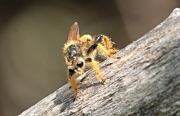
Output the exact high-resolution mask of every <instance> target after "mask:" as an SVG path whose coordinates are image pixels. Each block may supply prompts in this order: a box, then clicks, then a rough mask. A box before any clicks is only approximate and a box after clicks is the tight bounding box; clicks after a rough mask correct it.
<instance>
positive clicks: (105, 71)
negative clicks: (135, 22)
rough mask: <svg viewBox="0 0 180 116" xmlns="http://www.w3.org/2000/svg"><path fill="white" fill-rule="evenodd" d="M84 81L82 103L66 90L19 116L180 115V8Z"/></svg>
mask: <svg viewBox="0 0 180 116" xmlns="http://www.w3.org/2000/svg"><path fill="white" fill-rule="evenodd" d="M116 55H117V56H120V57H121V59H107V60H105V61H104V62H102V63H101V64H100V69H101V73H102V75H103V76H104V77H105V78H106V84H105V85H102V84H101V83H100V82H99V80H98V79H97V78H96V75H95V72H94V71H93V70H89V71H87V72H86V73H85V74H83V75H82V76H80V78H81V79H80V80H82V79H83V81H82V82H80V84H79V86H78V88H79V93H78V98H77V99H76V101H74V102H73V95H74V91H73V90H72V89H70V88H69V84H66V85H64V86H63V87H61V88H60V89H58V90H57V91H55V92H54V93H52V94H51V95H49V96H47V97H46V98H44V99H43V100H41V101H40V102H38V103H37V104H35V105H34V106H32V107H30V108H29V109H27V110H26V111H24V112H23V113H22V114H20V116H29V115H31V116H34V115H41V116H44V115H48V116H49V115H60V116H64V115H68V116H79V115H93V116H100V115H101V116H112V115H118V116H119V115H123V116H124V115H142V116H144V115H180V102H179V101H180V9H175V10H174V11H173V13H172V14H171V15H170V16H169V17H168V18H167V19H166V20H165V21H164V22H162V23H161V24H159V25H158V26H157V27H156V28H154V29H153V30H151V31H150V32H149V33H147V34H146V35H144V36H143V37H142V38H140V39H138V40H137V41H134V42H133V43H131V44H130V45H128V46H127V47H125V48H124V49H122V50H121V51H120V52H118V53H117V54H116Z"/></svg>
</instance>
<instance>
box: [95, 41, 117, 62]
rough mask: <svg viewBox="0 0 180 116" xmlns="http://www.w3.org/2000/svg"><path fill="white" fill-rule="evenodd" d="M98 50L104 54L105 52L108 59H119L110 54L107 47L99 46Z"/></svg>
mask: <svg viewBox="0 0 180 116" xmlns="http://www.w3.org/2000/svg"><path fill="white" fill-rule="evenodd" d="M98 48H99V49H101V50H102V51H103V52H104V54H105V55H106V56H108V57H110V58H115V59H116V58H117V59H118V58H119V57H116V56H114V55H112V54H111V53H110V52H108V51H107V50H106V49H105V47H104V46H102V45H101V44H98Z"/></svg>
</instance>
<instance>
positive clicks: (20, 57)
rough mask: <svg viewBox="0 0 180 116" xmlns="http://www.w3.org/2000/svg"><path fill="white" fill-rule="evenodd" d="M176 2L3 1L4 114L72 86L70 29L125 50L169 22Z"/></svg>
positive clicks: (0, 73)
mask: <svg viewBox="0 0 180 116" xmlns="http://www.w3.org/2000/svg"><path fill="white" fill-rule="evenodd" d="M178 6H179V2H178V1H177V0H166V1H165V0H164V1H162V0H159V1H157V0H138V1H135V0H128V1H125V0H66V1H60V0H51V1H50V0H44V1H40V0H1V1H0V116H12V115H17V114H20V113H21V112H22V111H24V110H26V109H27V108H29V107H30V106H32V105H34V104H35V103H37V102H38V101H40V100H41V99H43V98H44V97H46V96H47V95H49V94H50V93H52V92H54V91H55V90H57V89H58V88H60V87H61V86H63V85H64V84H66V83H67V73H66V64H65V61H64V59H63V56H62V47H63V44H64V43H65V42H66V39H67V35H68V33H69V29H70V27H71V25H72V24H73V23H74V22H75V21H77V22H78V23H79V26H80V34H81V35H83V34H91V35H97V34H100V33H102V34H105V35H108V36H109V37H111V38H112V40H113V41H115V43H116V44H115V47H116V48H123V47H125V46H126V45H128V44H129V43H130V42H132V41H134V40H136V39H138V38H139V37H141V36H143V35H144V34H145V33H147V32H148V31H150V30H151V29H153V28H154V27H155V26H156V25H158V24H159V23H160V22H162V21H163V20H164V19H166V18H167V17H168V16H169V14H170V13H171V12H172V10H173V9H174V8H176V7H178Z"/></svg>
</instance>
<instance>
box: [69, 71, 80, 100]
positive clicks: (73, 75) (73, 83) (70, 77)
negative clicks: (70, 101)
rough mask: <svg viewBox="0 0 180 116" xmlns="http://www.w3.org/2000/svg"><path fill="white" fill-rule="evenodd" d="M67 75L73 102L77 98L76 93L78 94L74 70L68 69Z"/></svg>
mask: <svg viewBox="0 0 180 116" xmlns="http://www.w3.org/2000/svg"><path fill="white" fill-rule="evenodd" d="M68 73H69V78H68V80H69V82H70V84H71V87H72V88H73V89H74V92H75V93H74V100H75V99H76V97H77V93H78V88H77V85H76V82H75V73H76V72H75V68H69V70H68Z"/></svg>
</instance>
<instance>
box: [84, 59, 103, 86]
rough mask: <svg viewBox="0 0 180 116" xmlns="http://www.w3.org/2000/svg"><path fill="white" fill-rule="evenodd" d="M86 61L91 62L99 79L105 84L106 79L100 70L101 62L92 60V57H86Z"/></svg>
mask: <svg viewBox="0 0 180 116" xmlns="http://www.w3.org/2000/svg"><path fill="white" fill-rule="evenodd" d="M86 62H89V63H90V64H91V66H92V67H93V69H94V70H95V71H96V75H97V77H98V79H99V80H100V81H101V82H102V83H103V84H105V79H104V78H103V76H102V75H101V74H100V70H99V67H98V64H99V62H97V61H94V60H92V59H91V58H86Z"/></svg>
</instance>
